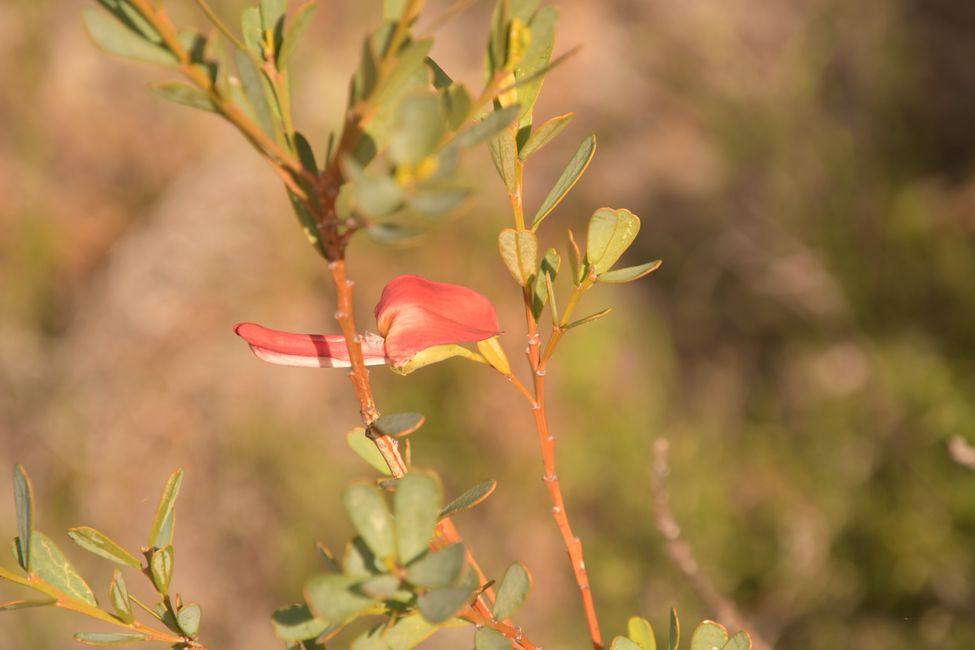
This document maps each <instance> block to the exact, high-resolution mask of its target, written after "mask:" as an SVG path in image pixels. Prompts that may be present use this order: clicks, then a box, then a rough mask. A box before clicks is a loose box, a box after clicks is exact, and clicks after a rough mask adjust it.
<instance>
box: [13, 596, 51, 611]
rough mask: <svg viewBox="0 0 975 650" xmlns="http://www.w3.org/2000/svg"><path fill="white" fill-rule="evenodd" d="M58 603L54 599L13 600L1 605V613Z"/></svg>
mask: <svg viewBox="0 0 975 650" xmlns="http://www.w3.org/2000/svg"><path fill="white" fill-rule="evenodd" d="M56 602H58V601H57V600H56V599H54V598H46V599H44V600H11V601H10V602H6V603H3V604H0V612H10V611H13V610H15V609H32V608H34V607H47V606H48V605H53V604H54V603H56Z"/></svg>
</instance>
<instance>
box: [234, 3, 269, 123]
mask: <svg viewBox="0 0 975 650" xmlns="http://www.w3.org/2000/svg"><path fill="white" fill-rule="evenodd" d="M251 9H256V7H251ZM234 61H235V62H236V64H237V74H238V75H239V76H240V84H241V86H242V87H243V89H244V96H245V97H246V98H247V103H248V105H249V106H250V107H251V109H252V111H253V114H254V119H255V120H256V121H257V123H258V125H259V126H260V127H261V130H262V131H264V133H266V134H267V135H269V136H270V137H271V138H275V137H276V134H275V131H274V122H273V118H272V117H271V106H270V104H269V103H268V101H267V96H266V95H265V93H264V82H263V81H261V73H260V72H259V71H258V69H257V66H255V65H254V61H253V60H252V59H251V57H249V56H248V55H247V54H246V53H245V52H242V51H240V50H235V52H234Z"/></svg>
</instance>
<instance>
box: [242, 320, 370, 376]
mask: <svg viewBox="0 0 975 650" xmlns="http://www.w3.org/2000/svg"><path fill="white" fill-rule="evenodd" d="M234 331H235V332H236V333H237V335H238V336H239V337H241V338H242V339H244V340H245V341H247V343H248V344H249V345H250V347H251V350H252V351H253V352H254V354H255V355H257V357H258V358H259V359H263V360H264V361H267V362H269V363H275V364H278V365H282V366H300V367H304V368H348V367H349V366H351V365H352V364H351V362H350V361H349V348H348V347H347V346H346V345H345V339H344V338H343V337H342V336H341V335H331V336H322V335H320V334H292V333H291V332H281V331H278V330H272V329H269V328H267V327H264V326H262V325H258V324H257V323H240V324H239V325H237V327H235V328H234ZM362 356H363V357H364V359H365V363H366V365H367V366H378V365H382V364H384V363H386V354H385V352H384V351H383V340H382V338H380V337H378V336H376V335H375V334H369V333H367V334H366V335H365V336H363V337H362Z"/></svg>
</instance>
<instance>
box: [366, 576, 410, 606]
mask: <svg viewBox="0 0 975 650" xmlns="http://www.w3.org/2000/svg"><path fill="white" fill-rule="evenodd" d="M400 583H401V580H400V579H399V578H397V577H396V576H394V575H391V574H388V573H385V574H383V575H379V576H376V577H375V578H371V579H369V580H366V581H365V582H363V583H361V584H360V585H359V591H361V592H362V593H363V594H365V595H366V596H369V597H370V598H374V599H376V600H387V599H389V598H392V597H393V596H394V595H395V594H396V592H398V591H400ZM411 596H412V594H411Z"/></svg>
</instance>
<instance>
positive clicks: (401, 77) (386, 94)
mask: <svg viewBox="0 0 975 650" xmlns="http://www.w3.org/2000/svg"><path fill="white" fill-rule="evenodd" d="M431 47H433V39H432V38H421V39H419V40H416V41H412V42H411V43H410V44H409V45H407V46H406V47H405V48H403V49H402V50H400V52H399V53H398V54H397V55H396V63H395V64H394V65H393V69H392V70H391V71H390V73H389V74H388V75H387V76H386V78H385V79H382V80H380V81H379V84H378V85H377V86H376V88H375V91H374V92H373V93H372V95H371V96H370V97H369V102H368V103H369V106H371V107H373V108H376V109H377V110H384V109H385V107H395V106H396V105H397V104H398V103H399V101H398V100H399V98H400V97H402V96H403V94H404V93H406V92H407V91H408V90H410V89H411V88H415V87H417V86H418V84H417V82H418V81H419V80H420V79H421V75H422V78H423V79H424V80H425V79H426V78H427V76H428V74H429V72H428V70H427V68H426V65H425V62H426V58H427V55H428V54H430V48H431ZM380 107H382V108H380Z"/></svg>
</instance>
